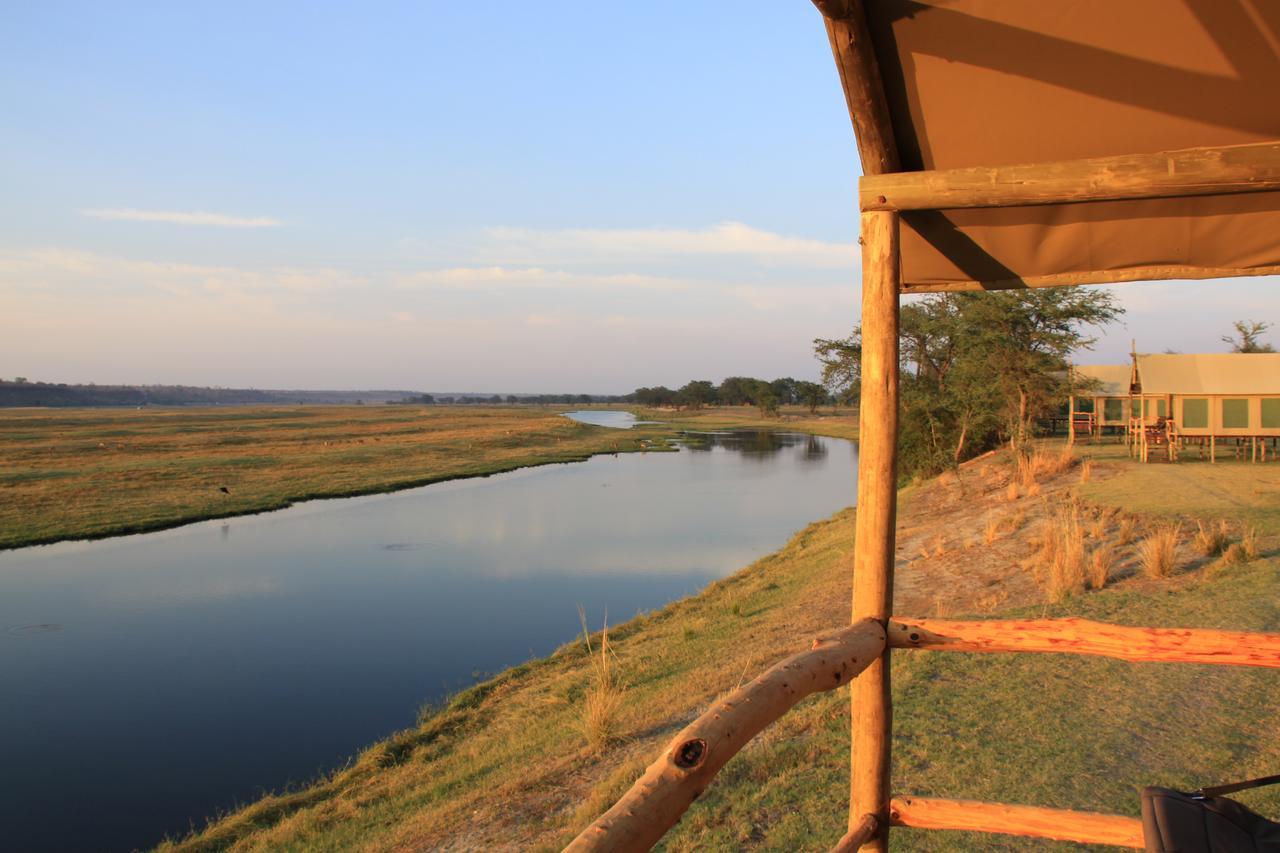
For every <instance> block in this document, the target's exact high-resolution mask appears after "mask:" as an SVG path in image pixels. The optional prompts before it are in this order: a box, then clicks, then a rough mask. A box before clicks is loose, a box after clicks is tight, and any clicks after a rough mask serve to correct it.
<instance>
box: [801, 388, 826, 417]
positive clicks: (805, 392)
mask: <svg viewBox="0 0 1280 853" xmlns="http://www.w3.org/2000/svg"><path fill="white" fill-rule="evenodd" d="M795 391H796V397H797V398H798V399H799V401H800V402H801V403H804V404H805V405H806V406H808V407H809V414H813V413H814V412H816V411H818V407H819V406H821V405H822V404H823V403H825V402H827V389H826V388H824V387H822V386H821V385H819V384H818V383H817V382H807V381H805V380H798V381H797V382H796V383H795Z"/></svg>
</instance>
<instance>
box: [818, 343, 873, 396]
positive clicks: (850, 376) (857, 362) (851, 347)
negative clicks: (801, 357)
mask: <svg viewBox="0 0 1280 853" xmlns="http://www.w3.org/2000/svg"><path fill="white" fill-rule="evenodd" d="M813 351H814V354H815V355H816V356H817V357H818V361H820V362H821V363H822V384H823V385H825V386H826V387H827V390H828V391H830V392H831V393H832V395H834V396H835V398H836V399H837V400H845V401H847V402H852V401H853V400H855V399H857V397H858V391H859V389H860V387H861V383H862V327H861V326H858V327H856V328H854V330H853V334H851V335H849V337H847V338H841V339H838V340H835V339H833V340H828V339H825V338H815V339H814V341H813Z"/></svg>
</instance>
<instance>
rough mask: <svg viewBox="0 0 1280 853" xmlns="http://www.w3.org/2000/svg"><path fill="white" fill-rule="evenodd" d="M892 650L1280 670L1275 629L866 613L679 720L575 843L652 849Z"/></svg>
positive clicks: (1024, 824)
mask: <svg viewBox="0 0 1280 853" xmlns="http://www.w3.org/2000/svg"><path fill="white" fill-rule="evenodd" d="M886 648H896V649H920V650H930V651H959V652H1033V653H1061V654H1076V655H1094V656H1101V657H1109V658H1116V659H1119V660H1127V661H1135V662H1161V663H1208V664H1223V665H1230V666H1257V667H1269V668H1280V635H1277V634H1259V633H1247V632H1243V631H1217V630H1208V629H1198V628H1195V629H1192V628H1134V627H1126V626H1120V625H1108V624H1105V623H1101V622H1092V621H1089V620H1085V619H1038V620H1025V621H992V620H988V621H955V620H941V619H911V618H907V617H897V618H894V619H891V620H889V622H888V629H887V631H886V630H884V629H882V628H881V626H880V624H879V623H878V622H876V621H875V620H872V619H863V620H861V621H859V622H857V623H855V624H853V625H851V626H850V627H848V628H846V629H845V630H843V631H841V632H840V633H838V634H834V635H832V636H830V637H826V638H822V639H818V640H815V641H814V642H813V645H812V648H810V649H809V650H807V651H804V652H801V653H799V654H796V655H793V656H792V657H789V658H787V659H786V660H784V661H782V662H781V663H778V664H776V665H775V666H773V667H772V668H770V669H768V670H766V671H765V672H764V673H763V674H762V675H761V676H760V677H759V678H757V679H755V680H754V681H752V682H750V683H749V684H747V685H745V686H743V687H740V688H739V689H738V690H736V691H734V692H733V693H731V694H730V695H729V696H728V697H727V698H725V699H723V700H720V701H717V702H716V703H715V705H713V706H712V707H711V708H709V709H708V710H707V711H706V712H705V713H704V714H703V715H702V716H701V717H699V718H698V719H696V720H694V721H693V722H692V723H690V724H689V725H688V726H686V727H685V728H684V730H682V731H681V732H680V733H679V734H678V735H676V737H675V738H674V739H673V740H672V741H671V742H670V744H668V745H667V747H666V749H664V750H663V751H662V753H661V754H660V755H659V756H658V757H657V759H656V760H655V761H654V762H653V763H652V764H651V765H649V768H648V769H647V770H646V771H645V773H644V775H643V776H641V777H640V778H639V779H638V780H637V781H636V783H635V784H634V785H632V786H631V789H630V790H629V791H627V793H626V794H625V795H623V797H622V799H620V800H618V802H617V803H615V804H614V806H613V807H612V808H611V809H609V810H608V811H607V812H605V813H604V814H603V815H601V816H600V817H599V818H598V819H597V820H596V821H595V822H593V823H592V824H591V825H590V826H588V827H587V828H586V829H584V830H583V831H582V833H581V834H579V835H578V837H577V838H576V839H574V841H573V842H572V843H571V844H570V845H569V846H568V847H567V848H565V849H566V850H568V851H604V850H609V851H636V850H648V849H649V848H650V847H652V846H653V845H654V844H655V843H656V842H657V841H658V840H659V839H660V838H662V836H663V835H664V834H665V833H666V831H667V830H668V829H670V828H671V827H672V826H674V825H675V824H676V823H677V822H678V821H679V820H680V817H681V816H682V815H683V814H684V812H685V810H687V809H688V808H689V806H690V805H691V804H692V803H693V801H694V800H695V799H696V798H697V797H698V795H700V794H701V793H702V792H703V791H704V790H705V789H706V788H707V786H708V785H709V784H710V783H711V780H712V778H713V777H714V776H715V775H716V773H717V772H719V770H720V768H722V767H723V766H724V765H725V764H726V763H727V762H728V761H729V759H730V758H732V757H733V756H734V755H735V754H737V752H738V751H739V750H741V749H742V748H743V747H744V746H746V744H747V743H748V742H749V741H750V740H751V738H753V737H754V736H755V735H756V734H758V733H759V732H760V731H762V730H763V729H764V728H765V727H766V726H768V725H769V724H770V723H772V722H774V721H775V720H777V719H779V718H781V717H782V716H783V715H784V714H786V712H787V711H789V710H790V709H791V708H792V707H794V706H795V705H796V704H797V703H798V702H799V701H800V700H801V699H804V698H805V697H806V696H809V695H812V694H813V693H817V692H821V691H824V690H832V689H835V688H837V687H841V686H843V685H845V684H847V683H849V681H850V680H851V679H853V678H854V677H855V676H857V675H858V674H859V673H861V672H862V671H863V670H864V669H866V667H867V665H868V664H869V663H870V662H871V661H874V660H878V659H879V658H880V655H881V653H882V652H883V651H884V650H885V649H886ZM887 811H888V823H889V825H891V826H906V827H915V828H918V829H950V830H968V831H973V832H991V833H1005V834H1011V835H1021V836H1031V837H1037V838H1053V839H1059V840H1064V841H1079V842H1082V843H1089V844H1110V845H1114V846H1118V847H1137V848H1140V847H1142V826H1141V822H1140V821H1138V820H1137V819H1136V818H1131V817H1124V816H1120V815H1109V814H1097V813H1093V812H1081V811H1067V810H1063V809H1048V808H1039V807H1035V806H1022V805H1007V804H1001V803H981V802H973V801H967V800H946V799H932V798H924V797H912V796H899V797H895V798H893V799H892V800H890V801H889V802H888V803H887ZM881 828H882V827H881V823H880V819H879V818H878V817H877V815H876V814H875V813H866V814H862V815H861V816H860V817H859V819H858V820H856V821H853V822H852V826H851V827H850V829H849V831H848V832H847V833H846V834H845V835H844V837H842V838H841V839H840V840H839V841H838V842H837V843H836V845H835V846H834V847H833V848H832V851H833V853H834V851H854V850H857V849H859V847H860V846H861V845H862V844H864V843H865V842H867V841H868V840H870V839H872V838H874V837H875V836H877V834H879V832H880V830H881Z"/></svg>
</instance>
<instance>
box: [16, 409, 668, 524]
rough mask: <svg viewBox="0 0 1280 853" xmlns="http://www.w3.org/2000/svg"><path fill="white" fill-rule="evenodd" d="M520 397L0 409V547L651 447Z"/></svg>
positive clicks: (644, 431) (654, 437)
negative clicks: (460, 402) (512, 402)
mask: <svg viewBox="0 0 1280 853" xmlns="http://www.w3.org/2000/svg"><path fill="white" fill-rule="evenodd" d="M673 435H674V430H673V429H672V428H671V427H669V426H666V425H660V424H653V425H647V426H643V427H639V428H637V429H634V430H628V431H625V432H624V431H620V430H611V429H605V428H602V427H590V426H586V425H584V424H578V423H574V422H572V421H570V420H568V419H566V418H564V417H562V416H561V415H560V414H559V410H558V409H543V408H540V407H530V406H509V407H478V406H455V407H449V406H290V407H263V406H246V407H216V408H182V409H137V410H135V409H77V410H68V409H21V410H19V409H7V410H0V549H5V548H17V547H21V546H25V545H36V544H42V543H48V542H56V541H60V540H65V539H95V538H102V537H107V536H118V535H122V534H127V533H140V532H144V531H151V530H160V529H164V528H168V527H176V526H178V525H182V524H189V523H191V522H193V521H201V520H204V519H210V518H224V517H228V516H235V515H246V514H251V513H258V512H268V511H271V510H276V509H283V508H284V507H287V506H290V505H292V504H294V503H297V502H299V501H304V500H312V499H316V498H339V497H351V496H355V495H365V494H374V493H379V492H390V491H396V490H400V489H408V488H413V487H416V486H423V485H427V484H428V483H435V482H440V481H442V480H452V479H458V478H461V477H478V476H486V475H489V474H495V473H498V472H501V471H510V470H514V469H516V468H524V467H528V466H531V465H546V464H551V463H557V462H576V461H581V460H583V459H587V458H589V457H591V456H593V455H596V454H599V453H622V452H632V451H641V450H647V449H661V447H663V446H664V445H665V441H666V439H668V438H670V437H672V436H673Z"/></svg>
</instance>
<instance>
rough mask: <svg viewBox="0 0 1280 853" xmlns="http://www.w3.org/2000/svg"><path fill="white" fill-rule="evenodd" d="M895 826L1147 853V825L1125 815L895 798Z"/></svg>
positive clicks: (891, 811) (892, 813)
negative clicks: (986, 833) (1047, 840)
mask: <svg viewBox="0 0 1280 853" xmlns="http://www.w3.org/2000/svg"><path fill="white" fill-rule="evenodd" d="M889 819H890V820H891V821H893V825H894V826H912V827H915V828H917V829H955V830H964V831H968V832H993V833H1000V834H1003V835H1021V836H1029V837H1032V838H1053V839H1057V840H1059V841H1075V842H1078V843H1080V844H1107V845H1111V846H1113V847H1132V848H1137V849H1142V847H1143V840H1142V821H1140V820H1138V819H1137V818H1134V817H1123V816H1121V815H1108V814H1096V813H1094V812H1077V811H1067V810H1065V809H1043V808H1037V807H1035V806H1011V805H1005V804H1003V803H980V802H975V801H973V800H939V799H931V798H925V797H894V798H893V802H892V803H891V804H890V805H889Z"/></svg>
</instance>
